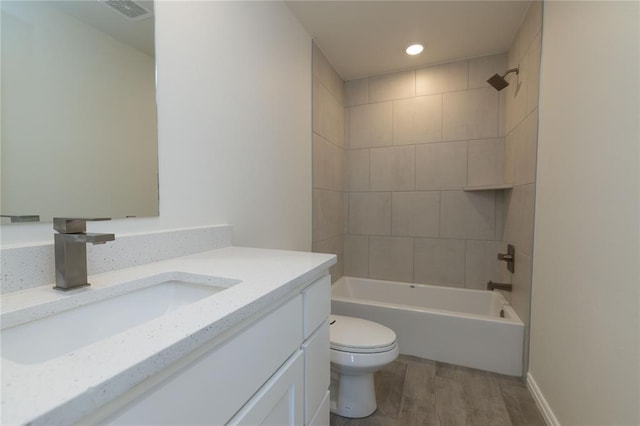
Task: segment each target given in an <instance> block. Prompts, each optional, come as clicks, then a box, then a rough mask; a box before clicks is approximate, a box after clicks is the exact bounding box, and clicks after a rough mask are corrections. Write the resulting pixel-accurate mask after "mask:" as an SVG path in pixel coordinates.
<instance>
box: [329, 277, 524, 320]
mask: <svg viewBox="0 0 640 426" xmlns="http://www.w3.org/2000/svg"><path fill="white" fill-rule="evenodd" d="M349 278H355V279H358V280H369V281H376V282H381V283H389V284H395V285H401V286H414V287H430V288H436V289H438V290H442V289H444V290H445V291H452V292H472V293H477V294H483V295H486V293H487V291H489V290H478V289H471V288H459V287H446V286H438V285H433V284H422V283H409V282H402V281H390V280H378V279H375V278H363V277H351V276H346V275H343V276H342V277H340V278H338V279H337V280H336V281H334V282H333V283H332V284H331V289H332V290H333V287H334V286H337V285H345V284H343V283H344V281H346V279H349ZM491 292H492V296H494V297H495V295H497V297H499V303H500V304H501V305H502V309H504V310H505V313H506V315H507V316H505V317H504V318H503V317H494V316H491V315H481V314H472V313H467V312H458V311H451V310H447V309H437V308H427V307H417V306H411V305H403V304H398V303H388V302H380V301H377V300H371V299H364V298H353V297H342V296H334V295H333V291H332V292H331V300H335V301H340V302H348V303H355V304H358V305H375V306H381V307H385V308H392V309H402V310H408V311H412V312H434V313H438V314H443V315H449V316H453V317H458V318H466V319H473V320H480V321H487V322H493V323H497V324H513V325H519V326H523V327H524V322H523V321H522V319H520V317H519V316H518V314H517V313H516V311H515V310H514V309H513V306H511V304H510V303H509V301H508V300H507V299H506V298H505V297H504V296H503V295H502V293H500V292H499V291H498V290H492V291H491Z"/></svg>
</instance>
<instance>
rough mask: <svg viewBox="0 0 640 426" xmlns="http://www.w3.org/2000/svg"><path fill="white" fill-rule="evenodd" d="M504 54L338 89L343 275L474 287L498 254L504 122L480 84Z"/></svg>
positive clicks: (500, 266) (499, 276)
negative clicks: (342, 139) (342, 138)
mask: <svg viewBox="0 0 640 426" xmlns="http://www.w3.org/2000/svg"><path fill="white" fill-rule="evenodd" d="M506 60H507V58H506V55H504V54H503V55H496V56H489V57H482V58H475V59H471V60H464V61H459V62H454V63H448V64H444V65H438V66H430V67H425V68H418V69H414V70H409V71H403V72H398V73H393V74H388V75H382V76H375V77H370V78H365V79H361V80H353V81H348V82H346V84H345V107H346V108H345V109H346V117H347V119H348V122H347V125H348V129H347V132H346V134H347V135H348V142H347V146H348V150H347V160H346V161H347V167H346V176H345V179H346V182H345V184H346V190H347V194H348V205H347V210H348V211H347V218H346V220H347V234H346V235H345V237H344V240H345V241H344V243H345V244H344V250H345V252H344V273H345V275H349V276H359V277H371V278H376V279H389V280H398V281H405V282H416V283H428V284H436V285H444V286H452V287H466V288H475V289H483V288H485V286H486V283H487V281H489V280H494V281H503V280H508V279H509V276H508V273H507V272H506V268H505V266H504V265H505V264H504V263H502V262H498V261H497V258H496V255H497V253H498V252H499V251H500V250H501V248H502V239H503V228H504V215H503V212H504V208H503V207H504V197H503V194H502V191H493V190H492V191H478V192H465V191H464V190H463V188H464V187H465V186H477V185H487V184H494V183H502V182H503V174H504V168H503V165H504V152H505V149H504V148H505V139H504V133H503V131H502V130H501V129H503V128H504V118H505V117H504V116H503V114H501V110H504V109H503V108H502V109H501V104H500V95H499V93H498V92H497V91H496V90H495V89H493V88H491V87H490V86H489V85H488V84H487V83H486V80H487V78H488V77H490V76H491V75H493V74H494V73H497V72H499V73H503V72H504V69H505V66H506Z"/></svg>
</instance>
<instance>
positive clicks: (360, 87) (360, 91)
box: [344, 78, 369, 106]
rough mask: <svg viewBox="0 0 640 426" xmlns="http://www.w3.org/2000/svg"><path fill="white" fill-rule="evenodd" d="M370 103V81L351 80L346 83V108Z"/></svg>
mask: <svg viewBox="0 0 640 426" xmlns="http://www.w3.org/2000/svg"><path fill="white" fill-rule="evenodd" d="M368 103H369V79H368V78H361V79H359V80H349V81H347V82H345V83H344V106H354V105H364V104H368Z"/></svg>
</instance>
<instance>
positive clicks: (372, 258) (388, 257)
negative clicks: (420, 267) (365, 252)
mask: <svg viewBox="0 0 640 426" xmlns="http://www.w3.org/2000/svg"><path fill="white" fill-rule="evenodd" d="M369 276H370V277H371V278H375V279H380V280H392V281H404V282H412V281H413V238H401V237H369Z"/></svg>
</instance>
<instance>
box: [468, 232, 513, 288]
mask: <svg viewBox="0 0 640 426" xmlns="http://www.w3.org/2000/svg"><path fill="white" fill-rule="evenodd" d="M501 250H502V242H500V241H481V240H467V247H466V256H465V287H466V288H474V289H478V290H485V289H486V288H487V282H488V281H489V280H491V281H494V282H508V281H509V280H510V277H509V275H508V273H507V271H506V263H504V262H501V261H499V260H498V253H502V251H501Z"/></svg>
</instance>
